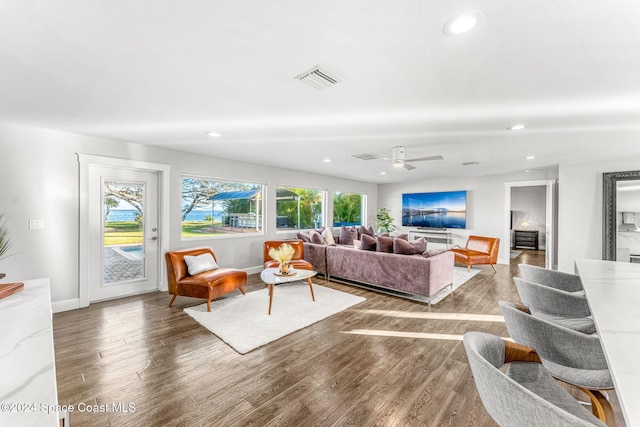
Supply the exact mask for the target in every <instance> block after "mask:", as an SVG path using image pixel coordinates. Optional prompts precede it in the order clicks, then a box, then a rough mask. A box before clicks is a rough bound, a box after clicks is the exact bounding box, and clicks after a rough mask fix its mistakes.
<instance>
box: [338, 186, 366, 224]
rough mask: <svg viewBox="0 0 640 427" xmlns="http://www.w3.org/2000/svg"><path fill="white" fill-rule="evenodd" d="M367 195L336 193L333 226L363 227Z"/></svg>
mask: <svg viewBox="0 0 640 427" xmlns="http://www.w3.org/2000/svg"><path fill="white" fill-rule="evenodd" d="M366 197H367V196H366V195H364V194H358V193H341V192H336V193H334V195H333V226H334V227H340V226H342V225H348V226H350V225H363V221H362V217H363V213H364V212H365V211H366V209H365V200H366Z"/></svg>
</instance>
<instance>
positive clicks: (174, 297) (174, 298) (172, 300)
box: [169, 294, 178, 307]
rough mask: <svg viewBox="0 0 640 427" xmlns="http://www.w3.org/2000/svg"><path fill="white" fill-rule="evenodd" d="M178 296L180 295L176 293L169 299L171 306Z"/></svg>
mask: <svg viewBox="0 0 640 427" xmlns="http://www.w3.org/2000/svg"><path fill="white" fill-rule="evenodd" d="M177 296H178V295H177V294H175V295H174V296H173V298H171V301H169V307H171V304H173V302H174V301H175V300H176V297H177Z"/></svg>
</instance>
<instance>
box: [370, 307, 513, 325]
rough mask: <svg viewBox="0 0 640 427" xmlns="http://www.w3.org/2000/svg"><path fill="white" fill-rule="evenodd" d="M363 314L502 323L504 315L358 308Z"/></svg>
mask: <svg viewBox="0 0 640 427" xmlns="http://www.w3.org/2000/svg"><path fill="white" fill-rule="evenodd" d="M358 311H360V312H361V313H365V314H377V315H380V316H387V317H400V318H406V319H433V320H469V321H475V322H501V323H504V317H502V316H500V315H490V314H473V313H426V312H416V311H398V310H358Z"/></svg>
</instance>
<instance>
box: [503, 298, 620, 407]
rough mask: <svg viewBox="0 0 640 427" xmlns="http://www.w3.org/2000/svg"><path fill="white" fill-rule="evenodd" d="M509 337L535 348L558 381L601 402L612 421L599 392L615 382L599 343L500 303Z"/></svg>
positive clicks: (508, 303) (512, 304)
mask: <svg viewBox="0 0 640 427" xmlns="http://www.w3.org/2000/svg"><path fill="white" fill-rule="evenodd" d="M498 304H499V306H500V310H501V311H502V316H503V317H504V320H505V323H506V325H507V330H508V331H509V335H511V338H513V339H514V340H515V341H516V342H517V343H520V344H524V345H526V346H529V347H533V348H534V349H535V350H536V352H537V353H538V355H539V356H540V360H541V361H542V365H543V366H544V367H545V368H546V369H547V371H549V373H550V374H551V375H552V376H553V377H554V378H556V379H559V380H561V381H564V382H565V383H567V384H571V385H574V386H576V387H578V388H579V389H581V390H582V391H583V392H584V393H585V394H587V395H589V397H590V398H591V399H592V400H593V399H594V398H595V399H596V400H598V401H599V402H600V404H601V405H602V406H603V408H604V410H605V412H606V413H607V414H610V415H608V416H610V417H611V418H613V411H612V409H611V404H610V403H609V401H608V400H607V399H606V398H605V397H604V396H603V395H602V393H601V392H600V390H608V389H613V380H612V378H611V373H610V372H609V367H608V365H607V361H606V359H605V355H604V351H603V350H602V345H601V344H600V339H599V338H598V337H597V336H595V335H587V334H583V333H581V332H577V331H574V330H572V329H569V328H565V327H564V326H561V325H558V324H557V323H553V322H549V321H548V320H545V319H540V318H538V317H535V316H532V315H531V314H528V313H525V312H523V311H521V310H520V309H519V308H518V307H516V305H515V304H514V303H511V302H507V301H498Z"/></svg>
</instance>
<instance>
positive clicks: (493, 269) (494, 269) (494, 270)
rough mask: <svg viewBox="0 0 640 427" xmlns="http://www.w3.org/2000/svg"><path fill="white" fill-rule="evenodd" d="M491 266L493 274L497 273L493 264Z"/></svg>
mask: <svg viewBox="0 0 640 427" xmlns="http://www.w3.org/2000/svg"><path fill="white" fill-rule="evenodd" d="M489 265H490V266H491V268H493V272H494V273H497V272H498V271H497V270H496V268H495V267H494V266H493V264H489Z"/></svg>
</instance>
